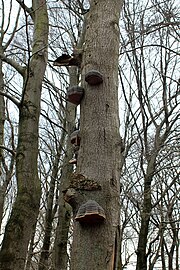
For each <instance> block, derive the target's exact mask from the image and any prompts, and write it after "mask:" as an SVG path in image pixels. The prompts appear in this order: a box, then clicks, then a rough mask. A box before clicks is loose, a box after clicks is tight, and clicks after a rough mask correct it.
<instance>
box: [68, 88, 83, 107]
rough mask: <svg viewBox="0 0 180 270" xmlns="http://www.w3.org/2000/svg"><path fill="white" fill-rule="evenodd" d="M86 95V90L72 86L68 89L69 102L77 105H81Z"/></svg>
mask: <svg viewBox="0 0 180 270" xmlns="http://www.w3.org/2000/svg"><path fill="white" fill-rule="evenodd" d="M83 95H84V88H83V87H80V86H72V87H70V88H68V89H67V100H68V101H69V102H71V103H73V104H75V105H79V104H80V103H81V100H82V98H83Z"/></svg>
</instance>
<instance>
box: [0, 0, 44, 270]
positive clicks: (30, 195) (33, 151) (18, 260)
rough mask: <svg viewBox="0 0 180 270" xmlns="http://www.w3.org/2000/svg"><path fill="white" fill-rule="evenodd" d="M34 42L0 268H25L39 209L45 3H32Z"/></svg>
mask: <svg viewBox="0 0 180 270" xmlns="http://www.w3.org/2000/svg"><path fill="white" fill-rule="evenodd" d="M33 10H34V15H35V16H34V43H33V50H32V53H33V56H32V57H31V60H30V64H29V67H28V69H27V75H26V78H25V81H24V90H23V97H22V102H21V107H20V114H19V135H18V146H17V155H16V177H17V188H18V191H17V197H16V201H15V203H14V206H13V210H12V214H11V217H10V219H9V221H8V223H7V226H6V231H5V235H4V239H3V243H2V249H1V253H0V269H1V270H5V269H6V270H16V269H24V265H25V260H26V254H27V249H28V244H29V241H30V238H31V234H32V231H33V225H34V224H35V222H36V218H37V215H38V210H39V202H40V195H41V189H40V181H39V178H38V172H37V156H38V124H39V114H40V99H41V88H42V80H43V77H44V72H45V68H46V63H47V42H48V16H47V8H46V4H45V0H36V1H33Z"/></svg>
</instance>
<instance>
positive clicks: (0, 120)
mask: <svg viewBox="0 0 180 270" xmlns="http://www.w3.org/2000/svg"><path fill="white" fill-rule="evenodd" d="M0 91H1V92H3V91H4V80H3V72H2V61H1V59H0ZM4 121H5V102H4V97H3V95H0V146H1V145H4ZM2 158H3V149H2V148H1V147H0V178H1V175H2ZM5 191H6V189H5V188H4V184H3V181H2V182H1V183H0V224H1V222H2V216H3V206H4V196H5Z"/></svg>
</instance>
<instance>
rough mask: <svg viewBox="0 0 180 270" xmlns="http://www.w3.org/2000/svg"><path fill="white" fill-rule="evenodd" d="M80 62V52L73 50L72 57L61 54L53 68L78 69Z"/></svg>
mask: <svg viewBox="0 0 180 270" xmlns="http://www.w3.org/2000/svg"><path fill="white" fill-rule="evenodd" d="M81 62H82V50H81V49H76V48H74V50H73V53H72V55H69V54H66V53H63V54H62V55H61V56H59V57H58V58H57V59H56V60H55V61H54V62H53V65H54V66H60V67H61V66H77V67H80V66H81Z"/></svg>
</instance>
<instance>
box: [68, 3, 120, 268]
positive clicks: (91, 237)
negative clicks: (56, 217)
mask: <svg viewBox="0 0 180 270" xmlns="http://www.w3.org/2000/svg"><path fill="white" fill-rule="evenodd" d="M121 8H122V1H119V0H115V1H110V0H99V1H96V0H92V1H91V7H90V11H89V13H88V14H87V24H86V37H85V46H84V53H83V63H82V84H83V86H84V88H85V95H84V98H83V100H82V102H81V118H80V130H81V133H80V134H81V145H80V151H79V156H78V163H77V172H76V176H77V177H76V181H75V182H74V183H73V185H74V188H75V190H76V194H75V196H74V198H73V197H71V198H73V200H74V202H73V203H72V206H73V212H74V216H75V215H76V213H77V210H78V207H79V206H80V204H82V203H84V202H86V201H87V200H89V199H91V200H96V202H97V203H99V204H100V205H101V206H102V207H103V209H104V211H105V215H106V220H105V221H104V222H102V223H101V224H97V225H95V226H90V225H87V226H86V225H85V226H83V225H81V224H80V223H79V222H77V221H75V222H74V231H73V246H72V258H71V269H72V270H84V269H87V270H95V269H96V270H97V269H98V270H105V269H107V270H113V269H116V265H117V263H116V259H117V258H116V246H117V245H116V244H117V242H116V235H117V228H118V226H119V214H120V206H119V195H120V188H119V186H120V185H119V181H120V166H121V154H120V153H121V140H120V135H119V113H118V52H119V27H118V24H119V16H120V11H121ZM92 69H93V70H97V71H99V72H101V73H102V75H103V83H102V84H100V85H96V86H92V85H89V84H87V83H85V81H84V79H85V74H86V73H87V72H88V71H90V70H92ZM78 175H79V176H78ZM78 177H79V178H78ZM82 179H84V182H83V184H82V186H81V187H79V186H78V185H79V183H82V181H83V180H82ZM76 184H77V186H76ZM91 184H92V185H91ZM79 190H80V191H79Z"/></svg>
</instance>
